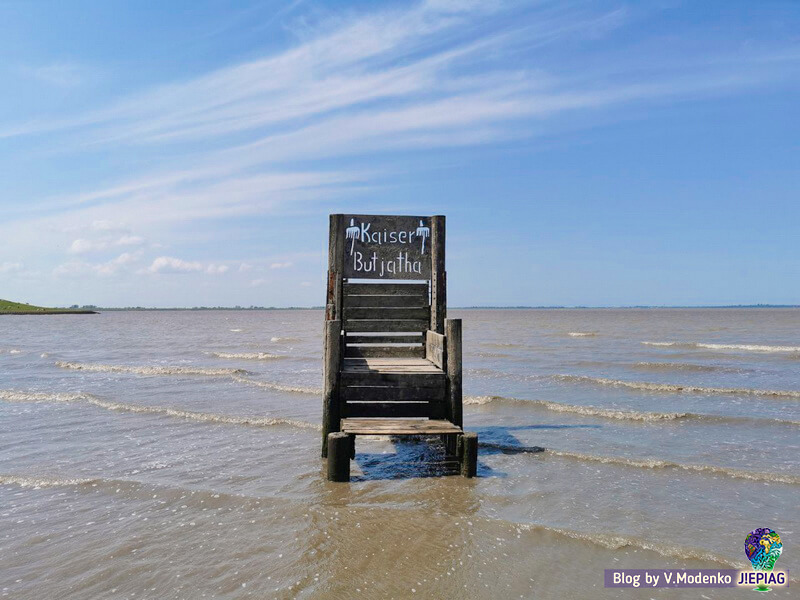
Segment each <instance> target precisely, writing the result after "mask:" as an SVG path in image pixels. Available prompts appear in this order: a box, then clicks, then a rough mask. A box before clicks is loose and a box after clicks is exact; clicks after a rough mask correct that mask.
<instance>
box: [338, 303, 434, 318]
mask: <svg viewBox="0 0 800 600" xmlns="http://www.w3.org/2000/svg"><path fill="white" fill-rule="evenodd" d="M430 313H431V310H430V308H429V307H427V306H419V307H416V308H397V307H392V306H389V307H387V306H380V307H379V306H369V307H355V308H354V307H350V306H345V309H344V318H345V320H346V321H351V320H353V319H372V320H374V319H390V320H395V319H418V320H420V321H427V320H428V319H429V318H430Z"/></svg>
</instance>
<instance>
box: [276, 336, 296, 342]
mask: <svg viewBox="0 0 800 600" xmlns="http://www.w3.org/2000/svg"><path fill="white" fill-rule="evenodd" d="M269 341H270V342H273V343H277V342H299V341H300V338H296V337H279V336H275V337H271V338H270V339H269Z"/></svg>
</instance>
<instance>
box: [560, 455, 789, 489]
mask: <svg viewBox="0 0 800 600" xmlns="http://www.w3.org/2000/svg"><path fill="white" fill-rule="evenodd" d="M547 453H548V454H552V455H554V456H561V457H564V458H571V459H575V460H581V461H588V462H598V463H603V464H610V465H620V466H625V467H636V468H640V469H683V470H684V471H694V472H696V473H712V474H714V475H727V476H728V477H736V478H738V479H749V480H751V481H766V482H770V483H788V484H792V485H797V484H800V477H798V476H796V475H787V474H782V473H758V472H754V471H743V470H741V469H732V468H728V467H717V466H713V465H686V464H681V463H675V462H671V461H668V460H658V459H647V460H634V459H630V458H623V457H618V456H595V455H593V454H583V453H581V452H565V451H561V450H550V449H548V450H547Z"/></svg>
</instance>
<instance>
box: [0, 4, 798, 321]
mask: <svg viewBox="0 0 800 600" xmlns="http://www.w3.org/2000/svg"><path fill="white" fill-rule="evenodd" d="M799 75H800V3H797V2H793V1H784V2H771V1H768V0H763V1H759V2H752V1H741V2H737V1H734V0H727V1H725V2H713V1H707V2H690V1H687V2H677V1H670V0H665V1H653V2H621V1H617V2H614V1H609V2H574V3H568V2H561V1H559V2H545V1H541V2H513V1H497V2H493V1H487V0H483V1H469V0H464V1H459V0H431V1H428V2H386V3H381V2H350V3H345V2H318V1H316V2H315V1H311V0H309V1H302V0H300V1H298V0H295V1H292V2H246V1H239V2H235V3H229V2H221V1H214V2H210V1H202V0H191V1H186V2H184V1H180V0H171V1H170V2H163V3H145V2H120V1H113V2H105V3H100V2H94V1H86V2H81V1H72V2H44V1H41V2H0V78H2V79H1V80H0V81H2V88H3V90H4V91H3V93H2V94H0V211H2V213H0V214H2V218H1V219H0V298H7V299H14V300H21V301H28V302H32V303H37V304H46V305H70V304H86V303H91V304H99V305H106V306H111V305H143V306H185V305H189V306H193V305H236V304H239V305H245V306H246V305H251V304H255V305H274V306H289V305H299V306H302V305H305V306H309V305H320V304H322V303H323V300H324V280H325V276H324V273H325V270H326V244H327V231H326V230H327V222H328V221H327V215H328V214H329V213H331V212H350V213H362V214H364V213H388V214H445V215H447V218H448V281H449V298H450V302H451V304H454V305H522V304H524V305H637V304H655V305H694V304H734V303H748V304H749V303H800V260H799V259H798V256H797V251H798V245H799V244H798V240H800V235H798V232H797V229H798V223H800V202H798V189H800V185H798V184H800V175H798V155H799V154H800V153H799V151H800V118H798V117H800V103H798V92H799V91H800V77H798V76H799Z"/></svg>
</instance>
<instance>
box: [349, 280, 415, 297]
mask: <svg viewBox="0 0 800 600" xmlns="http://www.w3.org/2000/svg"><path fill="white" fill-rule="evenodd" d="M344 295H345V296H376V295H377V296H427V295H428V284H427V283H345V284H344Z"/></svg>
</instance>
